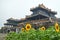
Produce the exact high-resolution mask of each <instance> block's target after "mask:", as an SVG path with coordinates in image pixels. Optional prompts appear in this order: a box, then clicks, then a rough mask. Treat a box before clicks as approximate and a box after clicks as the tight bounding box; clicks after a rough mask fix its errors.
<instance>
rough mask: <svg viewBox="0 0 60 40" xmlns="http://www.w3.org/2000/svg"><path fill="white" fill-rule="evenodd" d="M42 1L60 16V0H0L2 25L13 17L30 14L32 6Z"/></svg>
mask: <svg viewBox="0 0 60 40" xmlns="http://www.w3.org/2000/svg"><path fill="white" fill-rule="evenodd" d="M42 3H43V4H44V5H45V6H46V7H48V8H50V9H52V10H53V11H56V12H57V15H56V16H57V17H58V18H60V0H0V27H2V26H4V25H3V24H4V23H5V22H6V20H7V19H9V18H11V17H12V18H15V19H21V18H24V17H25V15H30V14H31V13H32V12H31V11H30V8H32V7H36V6H38V5H39V4H42Z"/></svg>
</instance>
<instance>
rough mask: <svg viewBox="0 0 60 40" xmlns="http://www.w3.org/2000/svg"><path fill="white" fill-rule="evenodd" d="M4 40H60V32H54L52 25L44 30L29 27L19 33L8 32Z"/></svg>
mask: <svg viewBox="0 0 60 40" xmlns="http://www.w3.org/2000/svg"><path fill="white" fill-rule="evenodd" d="M6 40H60V32H56V31H55V28H54V26H51V27H50V28H48V29H46V30H44V31H43V30H40V29H38V30H35V29H33V28H31V30H29V31H26V30H24V31H20V32H19V33H15V32H10V33H9V34H7V36H6Z"/></svg>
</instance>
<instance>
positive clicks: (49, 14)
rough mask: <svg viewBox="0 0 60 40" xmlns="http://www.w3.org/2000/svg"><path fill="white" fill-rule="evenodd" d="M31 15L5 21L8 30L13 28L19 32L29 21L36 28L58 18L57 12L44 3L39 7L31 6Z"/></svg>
mask: <svg viewBox="0 0 60 40" xmlns="http://www.w3.org/2000/svg"><path fill="white" fill-rule="evenodd" d="M30 11H31V12H33V13H32V14H31V15H27V16H26V18H23V19H20V20H19V19H13V18H10V19H8V20H7V23H4V26H5V27H6V28H7V29H6V30H7V31H8V30H11V31H12V30H13V31H15V32H18V31H19V30H20V29H21V28H22V27H25V25H26V24H27V23H30V24H31V25H33V27H34V28H38V26H40V25H43V24H44V25H46V24H48V23H52V22H53V23H54V22H55V21H56V20H55V19H56V17H55V15H56V14H57V12H55V11H51V9H48V8H46V7H45V6H44V5H43V4H39V5H38V7H35V8H31V9H30ZM36 24H37V25H36Z"/></svg>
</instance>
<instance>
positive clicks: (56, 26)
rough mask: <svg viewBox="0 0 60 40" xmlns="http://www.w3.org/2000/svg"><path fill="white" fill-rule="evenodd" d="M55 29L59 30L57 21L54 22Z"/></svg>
mask: <svg viewBox="0 0 60 40" xmlns="http://www.w3.org/2000/svg"><path fill="white" fill-rule="evenodd" d="M55 29H56V32H59V25H58V23H56V24H55Z"/></svg>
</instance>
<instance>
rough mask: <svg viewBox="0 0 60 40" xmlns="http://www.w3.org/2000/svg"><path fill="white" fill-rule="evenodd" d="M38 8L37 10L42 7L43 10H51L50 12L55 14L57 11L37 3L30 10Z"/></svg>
mask: <svg viewBox="0 0 60 40" xmlns="http://www.w3.org/2000/svg"><path fill="white" fill-rule="evenodd" d="M38 9H39V10H40V9H43V10H46V11H48V12H51V13H53V14H57V12H55V11H52V10H51V9H49V8H47V7H45V6H44V5H43V4H39V5H38V7H35V8H31V9H30V11H35V10H38Z"/></svg>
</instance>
